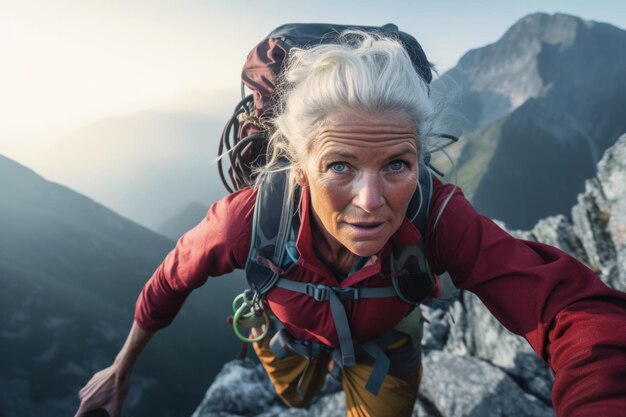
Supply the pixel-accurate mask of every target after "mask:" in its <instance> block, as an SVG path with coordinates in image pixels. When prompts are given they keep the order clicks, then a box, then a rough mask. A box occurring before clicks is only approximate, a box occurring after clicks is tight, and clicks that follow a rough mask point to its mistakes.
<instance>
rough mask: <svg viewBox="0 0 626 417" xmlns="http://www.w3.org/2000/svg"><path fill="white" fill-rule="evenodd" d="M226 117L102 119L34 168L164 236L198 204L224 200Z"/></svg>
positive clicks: (166, 114)
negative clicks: (220, 162) (171, 222)
mask: <svg viewBox="0 0 626 417" xmlns="http://www.w3.org/2000/svg"><path fill="white" fill-rule="evenodd" d="M224 123H225V117H222V116H212V115H208V114H205V113H190V112H172V111H156V110H149V111H143V112H139V113H136V114H133V115H131V116H126V117H115V118H107V119H103V120H101V121H99V122H97V123H94V124H91V125H89V126H87V127H85V128H83V129H81V130H79V131H77V132H75V133H74V134H73V135H71V136H69V137H67V139H65V140H64V141H63V142H61V143H60V144H59V145H58V146H56V147H53V148H52V149H50V150H49V151H48V152H47V154H46V155H44V156H43V157H42V158H40V159H39V160H38V161H36V162H34V165H33V167H34V168H35V169H37V171H38V172H41V173H42V174H43V175H45V176H46V177H48V178H51V179H53V180H54V181H57V182H60V183H62V184H65V185H67V186H69V187H72V189H75V190H77V191H79V192H81V193H83V194H85V195H87V196H89V197H91V198H94V199H95V200H97V201H99V202H101V203H103V204H106V205H107V206H108V207H111V208H112V209H113V210H115V211H116V212H118V213H120V214H122V215H124V216H126V217H128V218H129V219H132V220H133V221H135V222H137V223H140V224H142V225H144V226H147V227H149V228H151V229H152V230H157V228H158V227H159V226H160V225H161V223H163V221H165V220H166V219H167V218H170V217H172V216H174V215H175V214H177V213H178V212H179V211H180V210H181V209H182V208H183V207H185V206H186V205H187V204H189V203H190V202H191V201H201V202H205V203H206V204H207V206H208V205H210V204H211V203H212V202H214V201H216V200H217V199H219V198H220V197H221V196H223V195H224V194H225V190H224V189H223V187H222V186H221V184H220V183H219V180H218V175H217V168H216V165H215V159H216V157H217V146H218V139H219V135H220V133H221V130H222V128H223V126H224Z"/></svg>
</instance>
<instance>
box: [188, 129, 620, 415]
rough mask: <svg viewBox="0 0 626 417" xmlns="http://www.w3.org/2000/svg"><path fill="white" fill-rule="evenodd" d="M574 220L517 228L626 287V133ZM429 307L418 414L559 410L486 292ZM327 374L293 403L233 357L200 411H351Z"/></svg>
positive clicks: (546, 373) (545, 378) (536, 365)
mask: <svg viewBox="0 0 626 417" xmlns="http://www.w3.org/2000/svg"><path fill="white" fill-rule="evenodd" d="M572 219H573V220H572V221H569V220H568V219H567V218H566V217H565V216H554V217H549V218H546V219H543V220H541V221H539V222H538V223H537V224H536V225H535V227H534V228H533V229H532V230H530V231H512V232H511V233H512V234H513V235H515V236H517V237H519V238H522V239H529V240H536V241H541V242H544V243H548V244H550V245H554V246H557V247H559V248H561V249H562V250H564V251H566V252H568V253H570V254H572V255H574V256H576V257H577V258H578V259H580V260H582V261H583V262H585V263H587V264H588V265H589V266H590V267H591V268H592V269H594V270H595V271H597V273H598V275H599V276H600V278H601V279H602V280H604V281H605V282H606V283H608V284H609V285H611V286H613V287H615V288H618V289H620V290H626V135H623V136H621V137H620V138H619V140H618V141H617V143H616V144H615V145H614V146H613V147H612V148H609V150H607V152H606V153H605V155H604V157H603V158H602V160H601V161H600V163H599V164H598V174H597V176H596V177H594V178H592V179H591V180H588V181H587V183H586V189H585V192H584V193H582V194H580V195H579V197H578V204H577V205H576V206H575V207H574V208H573V209H572ZM425 315H426V317H427V318H428V320H429V321H430V323H427V324H426V326H425V329H424V338H423V349H424V359H423V363H424V370H425V371H424V378H423V381H422V384H421V388H420V394H419V398H418V401H417V402H416V404H415V409H414V412H413V416H415V417H417V416H419V417H489V416H516V417H526V416H528V417H531V416H533V417H534V416H541V417H543V416H546V417H548V416H554V411H553V409H552V407H551V399H550V392H551V388H552V375H551V373H550V370H549V369H548V368H547V366H546V365H545V364H544V363H543V362H542V361H541V360H539V358H538V357H537V356H536V355H535V354H534V352H533V351H532V350H531V348H530V347H529V345H528V344H527V343H526V341H524V340H523V339H522V338H519V337H517V336H515V335H513V334H511V333H510V332H509V331H508V330H506V329H505V328H504V327H502V326H501V325H500V324H499V323H498V322H497V321H496V320H495V319H494V318H493V317H492V315H491V314H490V313H489V312H488V311H487V309H486V308H485V307H484V305H483V304H482V303H481V302H480V301H479V300H478V298H477V297H475V296H474V295H472V294H470V293H467V292H466V293H462V294H461V295H460V296H459V298H458V299H457V300H456V301H454V303H453V304H452V305H451V306H450V308H449V310H448V312H447V313H444V312H443V311H442V310H440V309H438V310H431V309H426V310H425ZM328 381H329V382H328V384H327V386H326V387H325V389H324V391H323V394H322V395H321V396H320V397H318V398H317V399H316V400H315V401H314V402H313V403H312V404H311V405H310V406H309V407H308V408H307V409H287V408H285V407H284V406H283V405H282V403H281V402H280V400H279V399H278V397H277V396H276V395H275V393H274V391H273V389H272V387H271V385H270V383H269V381H268V380H267V378H266V377H265V374H264V372H263V370H262V368H261V367H260V365H255V364H254V363H252V362H251V361H246V362H231V363H229V364H226V365H225V366H224V369H223V370H222V372H221V373H220V374H219V375H218V376H217V378H216V380H215V382H214V383H213V385H212V386H211V387H210V388H209V390H208V391H207V394H206V398H205V399H204V400H203V402H202V403H201V404H200V406H199V407H198V409H197V410H196V412H195V413H194V415H193V417H238V416H263V417H303V416H324V417H342V416H344V415H345V399H344V396H343V393H342V392H341V390H340V386H339V385H338V383H337V382H334V381H333V380H331V379H329V380H328Z"/></svg>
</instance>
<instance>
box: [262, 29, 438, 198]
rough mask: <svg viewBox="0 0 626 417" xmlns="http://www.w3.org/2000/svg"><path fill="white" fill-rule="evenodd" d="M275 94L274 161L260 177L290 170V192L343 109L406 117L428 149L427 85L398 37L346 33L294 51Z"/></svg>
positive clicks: (271, 148) (431, 112) (271, 145)
mask: <svg viewBox="0 0 626 417" xmlns="http://www.w3.org/2000/svg"><path fill="white" fill-rule="evenodd" d="M276 94H277V100H276V106H275V107H276V108H275V111H274V114H275V116H274V118H273V119H272V120H271V121H270V125H271V128H272V129H273V131H272V135H271V137H270V141H269V147H268V153H269V156H270V158H269V163H268V164H267V165H266V166H265V167H264V168H262V169H261V172H263V171H275V170H279V169H289V170H290V171H291V173H292V175H290V177H291V179H290V186H291V187H292V190H293V189H294V188H295V186H296V185H295V180H294V175H293V172H294V169H297V168H303V166H304V164H305V163H306V161H307V159H308V157H309V153H310V152H311V149H312V146H313V144H314V143H315V139H316V137H317V136H318V133H319V130H320V128H321V127H322V124H323V122H324V121H325V119H326V118H328V117H329V116H330V115H331V114H333V113H336V112H337V111H340V110H346V109H347V110H353V111H357V112H362V113H366V114H372V113H381V112H394V113H398V112H399V113H405V114H406V115H408V117H409V118H410V119H411V121H412V122H413V123H414V125H415V129H416V137H417V141H418V143H417V146H418V150H422V149H427V148H428V146H429V141H430V139H431V129H432V127H433V124H434V119H435V109H434V105H433V103H432V101H431V99H430V97H429V86H428V84H427V83H426V82H425V81H424V80H423V79H422V78H421V77H420V76H419V74H418V73H417V71H416V70H415V67H414V66H413V63H412V62H411V59H410V57H409V55H408V53H407V51H406V49H405V48H404V46H403V45H402V43H401V42H400V41H399V40H397V39H395V38H392V37H389V36H386V35H381V34H377V33H370V32H363V31H355V30H348V31H344V32H342V33H341V34H340V36H339V38H338V43H333V44H322V45H317V46H314V47H311V48H309V49H296V48H294V49H292V50H291V51H290V53H289V58H288V61H287V63H286V68H285V69H284V71H283V74H282V79H281V80H280V82H279V86H278V87H277V91H276ZM420 153H421V152H420ZM281 160H282V161H287V162H288V163H287V164H286V165H285V164H282V165H281V164H280V163H279V162H280V161H281Z"/></svg>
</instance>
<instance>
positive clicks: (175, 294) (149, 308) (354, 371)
mask: <svg viewBox="0 0 626 417" xmlns="http://www.w3.org/2000/svg"><path fill="white" fill-rule="evenodd" d="M344 38H345V37H344ZM355 39H358V41H355ZM284 74H285V75H284V80H283V84H282V85H281V88H280V89H279V90H280V93H281V94H280V98H279V103H278V106H277V109H278V112H277V114H276V117H275V118H274V119H273V120H272V126H273V129H274V133H273V135H272V138H271V141H270V149H271V152H272V160H271V161H270V164H269V165H268V166H267V167H266V171H272V170H276V169H278V168H277V166H278V165H277V164H278V162H279V161H281V162H280V163H281V164H283V163H284V162H283V161H285V160H287V161H289V163H288V167H287V169H288V173H289V178H290V186H291V187H292V194H291V195H292V196H296V195H298V196H300V197H301V198H300V200H299V211H298V213H299V216H300V217H299V229H298V230H297V239H296V249H297V259H296V262H295V263H294V265H292V266H291V267H290V268H289V269H288V270H287V271H283V272H282V273H281V274H282V275H281V279H284V280H285V281H287V283H286V284H284V285H280V286H276V287H274V288H272V289H271V290H269V291H268V292H267V293H266V294H265V299H264V302H265V305H266V306H267V308H269V309H270V310H271V312H272V313H273V315H274V316H275V317H276V318H277V319H278V320H279V321H280V322H281V323H282V325H283V326H284V328H285V330H284V331H285V332H286V333H287V334H288V337H289V338H290V340H292V341H295V342H297V343H302V345H303V346H309V349H313V348H316V349H318V350H319V351H320V352H321V353H320V355H318V356H317V357H316V358H315V360H313V361H312V360H311V358H310V357H309V358H305V357H301V356H299V355H298V354H296V353H294V352H289V353H290V354H288V355H287V356H286V357H281V358H279V357H277V356H276V354H275V353H274V352H273V351H272V350H271V349H270V348H269V346H268V344H269V341H268V339H267V338H266V339H264V340H262V341H260V342H258V343H255V345H254V348H255V351H256V352H257V355H258V356H259V359H260V360H261V363H262V364H263V366H264V367H265V369H266V370H267V373H268V375H269V378H270V379H271V381H272V383H273V384H274V386H275V388H276V391H277V393H278V395H279V396H280V397H281V398H282V399H283V400H284V402H285V403H286V404H288V405H290V406H304V405H306V404H308V403H309V402H310V401H311V399H312V398H313V397H314V396H315V395H316V394H317V393H318V392H319V391H320V389H321V387H322V385H323V383H324V379H325V376H326V374H327V373H328V369H329V364H330V363H331V362H332V361H333V360H335V361H336V360H337V359H336V355H333V352H336V351H337V349H340V350H341V351H342V352H340V353H344V352H343V350H344V349H343V347H344V346H343V345H342V341H341V340H340V339H341V334H340V333H341V332H340V331H339V329H338V325H337V319H336V317H335V316H336V315H337V312H336V310H333V309H334V308H336V305H335V306H333V305H332V303H331V302H329V301H328V300H321V299H320V298H318V297H315V296H312V295H311V294H307V293H304V292H299V291H297V290H292V289H290V288H298V286H297V285H296V284H291V283H293V282H295V283H304V284H303V285H305V286H307V285H311V288H317V289H319V288H332V289H333V291H335V292H337V293H340V292H341V291H340V290H341V289H342V288H357V289H359V290H367V289H372V288H373V289H377V288H383V287H388V286H389V280H390V275H391V273H392V272H393V271H391V269H390V266H389V263H390V257H391V256H392V253H393V251H394V248H396V247H399V246H402V245H415V244H417V243H418V242H420V241H421V242H422V243H423V244H424V246H425V248H426V254H427V256H428V262H429V264H430V267H431V268H432V270H433V271H435V273H442V272H443V271H448V272H449V273H450V275H451V277H452V278H453V280H454V283H455V284H456V285H457V286H458V287H460V288H462V289H466V290H469V291H472V292H474V293H475V294H477V295H478V296H479V297H480V298H481V300H482V301H483V302H484V303H485V304H486V306H487V307H488V308H489V310H490V311H491V312H492V313H493V314H494V315H495V316H496V318H498V320H500V321H501V322H502V323H503V324H504V325H505V326H506V327H507V328H508V329H509V330H511V331H512V332H514V333H516V334H519V335H521V336H523V337H525V338H526V339H527V340H528V342H529V343H530V344H531V346H532V347H533V349H534V350H535V352H537V354H538V355H539V356H540V357H541V358H542V359H543V360H544V361H546V362H547V363H548V364H549V365H550V367H551V368H552V370H553V371H554V373H555V382H554V390H553V400H554V406H555V409H556V411H557V414H558V415H563V416H589V415H602V416H617V415H623V411H624V410H626V314H625V311H626V295H625V294H623V293H620V292H618V291H615V290H612V289H609V288H608V287H606V286H605V285H604V284H602V283H601V281H600V280H599V279H598V278H597V277H596V276H595V275H594V274H593V273H592V272H591V271H590V270H589V269H587V268H586V267H585V266H583V265H582V264H580V263H579V262H577V261H576V260H574V259H572V258H571V257H569V256H568V255H566V254H565V253H563V252H561V251H559V250H557V249H555V248H552V247H549V246H546V245H542V244H539V243H534V242H525V241H520V240H517V239H514V238H513V237H511V236H510V235H508V234H507V233H506V232H504V231H503V230H501V229H500V228H499V227H498V226H497V225H496V224H494V223H493V222H492V221H490V220H489V219H487V218H485V217H483V216H481V215H479V214H478V213H476V211H475V210H474V209H473V208H472V207H471V205H470V204H469V203H468V202H467V201H466V200H465V198H464V197H463V195H462V193H461V192H460V190H458V189H457V188H455V187H452V186H450V185H444V184H442V183H440V182H439V181H437V180H435V181H434V187H433V191H432V203H431V204H432V208H431V211H430V212H431V213H432V214H431V215H430V217H429V219H428V221H427V224H426V230H425V233H424V234H423V235H422V234H421V233H420V232H419V230H417V229H416V227H415V226H414V225H413V224H412V222H411V219H408V218H407V217H406V214H407V208H408V206H409V203H410V201H411V197H412V196H413V194H414V192H415V190H416V188H418V184H419V175H420V171H419V168H418V166H419V162H420V157H421V155H422V154H423V151H424V149H428V147H429V146H430V143H429V142H430V138H431V136H432V132H431V128H432V126H433V121H434V117H435V111H434V109H433V104H432V102H431V99H430V97H429V94H428V86H427V84H426V82H425V81H424V80H423V79H422V78H421V77H420V76H419V75H418V73H417V72H416V71H415V68H414V67H413V65H412V63H411V60H410V57H409V56H408V54H407V52H406V50H405V49H404V48H403V46H402V44H401V43H399V42H398V41H397V40H395V39H391V38H388V37H384V36H379V35H374V34H370V33H365V32H361V33H356V34H355V33H354V32H353V33H351V35H350V37H349V41H346V42H340V43H338V44H328V45H320V46H316V47H312V48H310V49H306V50H292V52H291V54H290V57H289V62H288V66H287V68H286V69H285V73H284ZM281 167H283V165H281ZM281 169H282V168H281ZM257 195H258V188H257V187H248V188H244V189H242V190H239V191H237V192H235V193H232V194H230V195H228V196H227V197H225V198H224V199H222V200H221V201H219V202H217V203H215V204H214V205H213V206H212V207H211V209H210V210H209V212H208V213H207V216H206V217H205V218H204V219H203V220H202V221H201V223H200V224H198V226H196V227H195V228H194V229H192V230H190V231H189V232H187V233H186V234H185V235H184V236H183V237H182V238H181V239H180V240H179V242H178V244H177V245H176V248H174V250H173V251H172V252H171V253H170V254H169V255H168V256H167V257H166V259H165V260H164V261H163V263H162V265H161V266H160V267H159V268H158V269H157V270H156V272H155V273H154V275H153V276H152V278H151V279H150V281H149V282H148V283H147V284H146V286H145V287H144V289H143V291H142V293H141V295H140V297H139V300H138V302H137V306H136V314H135V322H134V324H133V327H132V329H131V332H130V335H129V337H128V340H127V341H126V343H125V344H124V347H123V348H122V350H121V352H120V353H119V355H118V356H117V358H116V360H115V362H114V364H113V365H112V366H110V367H109V368H107V369H105V370H103V371H100V372H99V373H97V374H96V375H94V377H93V378H92V379H91V380H90V381H89V382H88V384H87V385H86V386H85V388H83V389H82V390H81V392H80V398H81V406H80V409H79V410H78V412H77V414H76V416H81V415H83V414H84V413H85V412H86V411H87V410H90V409H94V408H98V407H102V408H105V409H106V410H107V411H108V412H109V413H110V414H111V415H112V416H119V415H120V411H121V407H122V402H123V400H124V398H125V396H126V394H127V393H128V389H129V386H130V382H129V381H130V374H131V371H132V368H133V366H134V363H135V361H136V359H137V357H138V356H139V354H140V352H141V351H142V349H143V347H144V346H145V345H146V344H147V343H148V340H149V339H150V337H151V336H152V335H153V333H154V332H155V331H156V330H158V329H160V328H163V327H165V326H166V325H168V324H169V323H170V322H171V321H172V320H173V318H174V316H175V315H176V313H177V312H178V311H179V309H180V308H181V306H182V304H183V302H184V300H185V299H186V297H187V295H188V294H189V293H190V292H191V291H192V290H193V289H194V288H197V287H199V286H201V285H202V284H203V283H204V282H205V280H206V279H207V276H219V275H223V274H225V273H228V272H231V271H232V270H233V269H236V268H243V267H244V263H245V262H246V258H247V256H248V252H249V250H250V240H251V228H252V217H253V211H254V207H255V203H256V198H257ZM307 288H308V287H307ZM340 304H341V308H342V309H343V310H344V312H345V317H346V320H347V323H348V327H349V334H350V337H351V342H352V343H353V344H354V345H355V346H365V344H367V343H369V342H371V341H376V343H378V344H379V346H381V347H382V350H384V355H385V357H386V358H387V359H388V360H389V362H390V366H389V370H388V372H387V374H386V375H384V378H382V380H381V381H379V382H380V383H379V384H378V386H376V387H375V388H376V389H374V390H372V389H371V388H372V386H371V385H368V384H369V381H370V376H371V373H372V369H373V368H374V367H375V366H376V365H375V363H373V360H372V359H371V357H370V356H368V355H358V354H357V355H356V358H354V362H353V363H348V362H349V360H348V359H349V358H348V359H346V358H345V357H344V358H343V359H342V360H344V363H341V364H340V365H342V369H341V373H340V374H341V382H342V384H343V388H344V391H345V394H346V406H347V415H348V416H377V417H380V416H409V415H411V413H412V410H413V406H414V402H415V399H416V396H417V392H418V388H419V383H420V378H421V373H422V368H421V362H420V350H419V345H417V346H416V345H415V344H413V343H412V341H411V336H412V335H406V334H403V333H402V332H397V331H396V332H394V331H393V330H394V328H395V327H396V325H397V324H398V323H399V322H400V321H401V320H402V319H403V318H404V317H405V316H406V315H407V314H408V313H409V312H410V311H411V305H410V304H408V303H407V302H405V301H403V300H402V299H400V298H398V297H388V296H387V297H373V298H362V299H343V300H341V301H340ZM389 334H392V335H393V336H394V337H390V338H388V337H387V335H389ZM385 338H387V339H386V341H385V342H384V343H383V342H381V341H382V340H383V339H385ZM295 342H294V343H295ZM324 352H325V353H324ZM333 358H334V359H333ZM350 360H352V359H350ZM340 362H341V360H340ZM426 371H427V370H426ZM372 391H374V392H375V393H374V392H372Z"/></svg>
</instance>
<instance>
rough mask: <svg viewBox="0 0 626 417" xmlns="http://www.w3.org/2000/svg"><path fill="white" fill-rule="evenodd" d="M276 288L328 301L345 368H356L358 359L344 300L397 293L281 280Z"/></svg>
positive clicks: (388, 290)
mask: <svg viewBox="0 0 626 417" xmlns="http://www.w3.org/2000/svg"><path fill="white" fill-rule="evenodd" d="M276 286H277V287H279V288H284V289H287V290H290V291H295V292H299V293H301V294H306V295H308V296H309V297H312V298H313V299H314V300H316V301H328V302H329V303H330V312H331V314H332V317H333V322H334V324H335V330H336V332H337V338H338V339H339V350H340V353H341V363H342V364H343V365H344V366H348V367H350V366H354V365H355V363H356V358H355V354H354V345H353V344H352V333H351V332H350V324H349V323H348V317H347V316H346V310H345V308H344V306H343V303H342V300H358V299H361V298H385V297H396V296H397V293H396V290H395V289H394V288H393V287H383V288H351V287H330V286H328V285H321V284H312V283H309V282H298V281H292V280H289V279H284V278H280V279H278V281H276Z"/></svg>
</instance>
